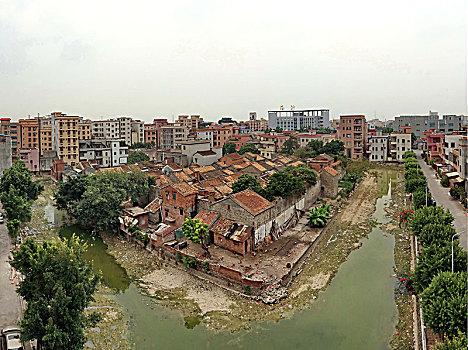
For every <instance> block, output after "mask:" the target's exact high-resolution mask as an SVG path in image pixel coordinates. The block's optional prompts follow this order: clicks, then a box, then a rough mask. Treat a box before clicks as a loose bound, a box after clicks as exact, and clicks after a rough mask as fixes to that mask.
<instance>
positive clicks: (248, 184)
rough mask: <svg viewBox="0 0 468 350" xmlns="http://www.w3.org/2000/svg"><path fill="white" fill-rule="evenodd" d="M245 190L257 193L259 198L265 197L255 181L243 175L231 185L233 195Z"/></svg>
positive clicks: (251, 177) (253, 178)
mask: <svg viewBox="0 0 468 350" xmlns="http://www.w3.org/2000/svg"><path fill="white" fill-rule="evenodd" d="M247 188H250V189H251V190H252V191H254V192H256V193H258V194H259V195H261V196H264V195H265V193H264V192H265V191H264V189H263V188H262V186H261V185H260V183H259V182H258V181H257V179H256V178H255V177H253V176H252V175H249V174H243V175H241V176H240V177H239V178H238V179H237V181H235V182H234V183H233V184H232V192H233V193H237V192H241V191H243V190H245V189H247Z"/></svg>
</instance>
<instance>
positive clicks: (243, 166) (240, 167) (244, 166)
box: [233, 163, 250, 170]
mask: <svg viewBox="0 0 468 350" xmlns="http://www.w3.org/2000/svg"><path fill="white" fill-rule="evenodd" d="M249 165H250V163H241V164H235V165H233V167H234V168H235V169H239V170H240V169H244V168H247V167H248V166H249Z"/></svg>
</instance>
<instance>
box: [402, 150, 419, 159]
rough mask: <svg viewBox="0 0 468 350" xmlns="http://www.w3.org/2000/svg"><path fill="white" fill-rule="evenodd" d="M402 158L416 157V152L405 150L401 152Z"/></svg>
mask: <svg viewBox="0 0 468 350" xmlns="http://www.w3.org/2000/svg"><path fill="white" fill-rule="evenodd" d="M403 158H404V159H408V158H414V159H416V158H417V157H416V153H414V152H413V151H406V152H405V153H403Z"/></svg>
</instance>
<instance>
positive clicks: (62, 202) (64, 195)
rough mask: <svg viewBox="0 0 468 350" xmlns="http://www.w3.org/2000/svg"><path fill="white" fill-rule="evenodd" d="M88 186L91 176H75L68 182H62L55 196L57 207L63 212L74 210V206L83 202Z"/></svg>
mask: <svg viewBox="0 0 468 350" xmlns="http://www.w3.org/2000/svg"><path fill="white" fill-rule="evenodd" d="M88 184H89V176H87V175H78V176H74V177H71V178H70V179H68V181H67V182H60V183H59V186H58V189H57V192H56V193H55V194H54V197H55V206H56V207H57V208H58V209H61V210H67V211H72V210H74V207H73V206H74V205H75V204H76V203H77V202H78V201H80V200H81V198H82V196H83V194H84V193H85V191H86V187H87V186H88Z"/></svg>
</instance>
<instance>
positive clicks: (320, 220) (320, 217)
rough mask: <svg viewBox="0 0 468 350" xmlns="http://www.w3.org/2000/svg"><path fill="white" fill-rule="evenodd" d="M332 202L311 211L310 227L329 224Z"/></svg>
mask: <svg viewBox="0 0 468 350" xmlns="http://www.w3.org/2000/svg"><path fill="white" fill-rule="evenodd" d="M330 211H331V209H330V204H328V205H322V206H321V207H317V208H313V209H312V210H311V211H310V212H309V215H308V217H309V226H310V227H324V226H325V225H326V224H327V221H328V217H329V215H330Z"/></svg>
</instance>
